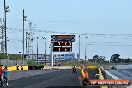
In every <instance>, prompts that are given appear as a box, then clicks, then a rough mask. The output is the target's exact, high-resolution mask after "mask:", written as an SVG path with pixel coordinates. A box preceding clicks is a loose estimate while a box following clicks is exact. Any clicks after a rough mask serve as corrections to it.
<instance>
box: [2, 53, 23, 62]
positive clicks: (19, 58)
mask: <svg viewBox="0 0 132 88" xmlns="http://www.w3.org/2000/svg"><path fill="white" fill-rule="evenodd" d="M8 56H9V59H10V60H21V59H22V57H20V56H18V55H12V54H8ZM0 59H8V58H7V57H6V54H5V53H0Z"/></svg>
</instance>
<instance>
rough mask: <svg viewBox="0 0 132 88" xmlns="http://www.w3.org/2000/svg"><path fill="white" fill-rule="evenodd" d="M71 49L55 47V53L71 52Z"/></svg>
mask: <svg viewBox="0 0 132 88" xmlns="http://www.w3.org/2000/svg"><path fill="white" fill-rule="evenodd" d="M71 51H72V48H71V47H54V48H53V52H71Z"/></svg>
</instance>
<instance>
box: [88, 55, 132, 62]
mask: <svg viewBox="0 0 132 88" xmlns="http://www.w3.org/2000/svg"><path fill="white" fill-rule="evenodd" d="M88 61H89V62H98V63H110V62H111V63H132V59H130V58H125V59H124V58H120V55H119V54H113V55H112V56H111V58H110V60H106V57H105V56H99V55H94V56H93V58H92V59H88Z"/></svg>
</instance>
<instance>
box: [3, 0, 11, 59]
mask: <svg viewBox="0 0 132 88" xmlns="http://www.w3.org/2000/svg"><path fill="white" fill-rule="evenodd" d="M9 11H10V10H9V6H6V2H5V0H4V19H5V20H4V22H5V23H4V24H5V25H4V27H5V28H4V29H5V52H6V58H8V53H7V33H6V32H7V30H6V13H7V12H9ZM8 59H9V58H8Z"/></svg>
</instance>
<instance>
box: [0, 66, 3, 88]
mask: <svg viewBox="0 0 132 88" xmlns="http://www.w3.org/2000/svg"><path fill="white" fill-rule="evenodd" d="M0 81H1V85H0V87H2V86H3V69H2V65H0Z"/></svg>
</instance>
